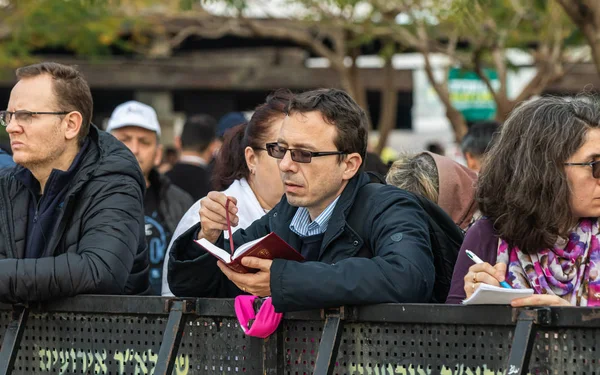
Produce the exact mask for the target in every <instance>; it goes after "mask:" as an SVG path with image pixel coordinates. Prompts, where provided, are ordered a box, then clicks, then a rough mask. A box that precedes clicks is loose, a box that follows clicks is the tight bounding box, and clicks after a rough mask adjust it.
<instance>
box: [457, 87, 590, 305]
mask: <svg viewBox="0 0 600 375" xmlns="http://www.w3.org/2000/svg"><path fill="white" fill-rule="evenodd" d="M477 200H478V203H479V207H480V210H481V213H482V215H483V216H484V218H482V219H481V220H479V221H478V222H477V223H475V224H474V225H473V226H472V227H471V229H470V230H469V231H468V232H467V235H466V237H465V240H464V243H463V246H462V248H461V251H460V253H459V256H458V260H457V263H456V266H455V269H454V276H453V280H452V285H451V289H450V293H449V295H448V300H447V303H460V302H461V301H462V300H463V299H465V298H468V297H469V296H470V295H471V294H473V292H474V291H475V290H476V289H477V288H478V286H479V285H481V284H482V283H486V284H491V285H495V286H500V283H502V282H504V281H506V283H508V285H506V286H509V287H512V288H532V289H534V292H535V294H534V295H533V296H531V297H526V298H520V299H516V300H514V301H513V302H512V305H513V306H515V307H520V306H558V305H573V306H598V305H600V229H599V226H598V217H600V103H599V102H597V101H596V100H594V99H593V98H590V97H577V98H575V99H573V100H569V99H563V98H555V97H544V98H540V99H537V100H532V101H529V102H526V103H524V104H522V105H521V106H520V107H518V108H516V109H515V110H514V111H513V112H512V113H511V115H510V117H509V118H508V119H507V120H506V122H505V123H504V125H503V126H502V130H501V133H500V135H499V139H497V141H496V143H495V145H494V146H493V147H492V149H491V150H490V151H489V153H488V155H487V156H486V160H485V162H484V167H483V170H482V173H481V174H480V176H479V181H478V187H477ZM467 250H471V251H472V252H473V253H474V255H475V256H474V257H473V258H469V256H468V255H467ZM477 258H480V262H479V263H478V262H477ZM474 261H475V262H476V263H475V264H474Z"/></svg>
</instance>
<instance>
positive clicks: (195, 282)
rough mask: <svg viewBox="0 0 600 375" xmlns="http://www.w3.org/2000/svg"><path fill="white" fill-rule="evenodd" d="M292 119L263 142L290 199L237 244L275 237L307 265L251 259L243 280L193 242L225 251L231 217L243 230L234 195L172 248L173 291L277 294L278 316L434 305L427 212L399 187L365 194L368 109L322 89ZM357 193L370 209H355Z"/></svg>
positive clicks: (245, 261) (214, 196)
mask: <svg viewBox="0 0 600 375" xmlns="http://www.w3.org/2000/svg"><path fill="white" fill-rule="evenodd" d="M287 113H288V115H287V116H286V118H285V119H284V121H283V125H282V128H281V131H280V134H279V139H278V141H277V142H276V143H268V144H266V145H265V148H266V150H267V152H268V153H269V155H270V156H271V157H274V158H276V159H278V164H279V171H280V177H281V179H282V181H283V183H284V186H285V195H284V196H283V197H282V199H281V201H280V202H279V204H278V205H277V206H275V207H274V208H273V209H272V210H271V211H270V212H269V213H268V214H266V215H265V216H263V217H262V218H261V219H259V220H257V221H255V222H254V223H253V224H252V225H250V226H249V227H248V228H246V229H245V230H238V231H237V232H235V233H234V234H233V243H234V245H235V246H236V247H237V246H240V245H242V244H244V243H248V242H250V241H253V240H256V239H259V238H261V237H263V236H265V235H267V234H269V233H271V232H274V233H275V234H277V235H278V236H279V237H281V238H282V239H283V240H284V241H285V242H287V243H288V244H289V245H290V246H291V247H293V248H294V249H296V250H297V251H298V252H299V253H300V254H301V255H302V256H303V257H304V259H305V261H304V262H298V261H293V260H284V259H273V260H270V259H261V258H257V257H250V256H247V257H244V258H242V259H241V262H242V265H244V266H245V267H247V268H252V269H255V270H257V272H256V273H245V274H242V273H237V272H235V271H233V270H231V269H230V268H228V267H227V266H226V265H225V264H224V263H223V262H221V261H217V260H216V258H215V257H213V256H212V255H211V254H209V253H207V252H206V251H205V250H204V249H203V248H202V247H201V246H199V245H198V244H197V243H196V242H195V240H201V239H205V240H207V241H210V242H212V243H214V244H216V245H217V246H219V247H221V248H225V249H227V248H228V246H227V245H229V244H227V243H226V242H225V241H224V240H223V234H222V233H223V230H226V229H227V221H228V220H227V216H229V218H230V221H231V223H232V225H234V226H235V225H236V224H237V222H238V219H237V216H236V213H237V208H236V200H235V198H233V197H227V196H225V195H224V194H222V193H219V192H210V193H209V194H208V196H207V197H206V198H205V199H204V200H203V202H202V207H201V209H200V212H199V214H200V223H199V224H197V225H196V226H194V227H192V228H191V229H190V230H189V231H187V232H186V233H184V234H183V235H181V236H180V237H179V238H178V239H177V240H176V241H175V243H174V244H173V247H172V250H171V253H170V259H169V274H168V275H169V276H168V279H169V286H170V288H171V291H172V292H173V293H174V294H175V295H177V296H189V297H222V298H227V297H229V298H230V297H234V296H237V295H239V294H243V293H250V294H253V295H256V296H261V297H263V296H271V297H272V302H273V305H274V307H275V309H276V310H277V311H278V312H285V311H294V310H303V309H312V308H326V307H334V306H341V305H356V304H375V303H385V302H405V303H409V302H428V301H429V300H430V298H431V295H432V291H433V284H434V275H435V271H434V265H433V257H432V252H431V244H430V238H429V229H428V222H427V216H426V213H425V212H424V211H423V209H422V208H421V206H420V205H419V203H418V202H417V200H416V199H415V197H414V196H413V195H411V194H410V193H407V192H405V191H403V190H400V189H397V188H396V187H394V186H387V185H385V186H381V187H380V188H379V189H378V190H377V194H370V195H368V196H366V197H365V196H364V194H362V195H360V194H359V193H360V191H361V188H362V187H364V186H366V185H367V184H369V182H370V178H369V176H368V175H367V174H365V173H363V172H362V164H363V160H364V158H365V154H366V149H367V118H366V115H365V112H364V111H363V110H362V109H361V108H360V107H359V106H358V105H357V104H356V103H355V102H354V101H353V100H352V98H350V97H349V96H348V95H347V94H346V93H344V92H343V91H340V90H336V89H320V90H315V91H309V92H305V93H302V94H299V95H297V96H296V97H294V98H293V99H292V100H291V102H290V104H289V107H288V111H287ZM359 195H360V196H361V198H360V199H366V200H367V201H368V202H367V203H368V204H358V205H357V204H356V202H358V200H357V196H359ZM228 201H229V202H230V203H229V204H228V203H227V202H228ZM227 206H228V210H226V207H227ZM358 208H361V209H362V212H358V211H357V209H358ZM354 215H358V217H360V218H363V220H361V221H360V222H361V223H362V225H363V227H362V228H356V227H355V228H352V227H351V226H350V225H349V223H348V221H349V218H350V217H352V216H354ZM358 233H362V234H363V235H362V237H361V236H360V235H359V234H358Z"/></svg>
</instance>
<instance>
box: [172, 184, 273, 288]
mask: <svg viewBox="0 0 600 375" xmlns="http://www.w3.org/2000/svg"><path fill="white" fill-rule="evenodd" d="M223 193H225V195H227V196H230V197H235V198H236V199H237V208H238V214H237V216H238V219H239V220H240V221H239V224H238V226H237V227H234V228H231V230H232V232H235V231H236V230H238V229H246V228H247V227H249V226H250V224H252V223H253V222H254V221H255V220H258V219H260V218H261V217H262V216H263V215H264V214H266V213H267V212H268V211H267V210H265V209H263V208H262V207H261V205H260V203H259V202H258V199H256V195H255V194H254V192H253V191H252V189H251V188H250V185H248V181H246V179H245V178H242V179H241V180H235V181H234V182H233V183H232V184H231V186H229V187H228V188H227V189H226V190H225V191H223ZM202 199H204V198H202ZM202 199H200V200H199V201H197V202H196V203H194V204H193V205H192V207H190V209H189V210H188V211H187V212H186V213H185V215H183V217H182V218H181V220H180V221H179V224H178V225H177V229H175V233H173V237H172V238H171V243H170V244H169V248H168V249H167V253H166V254H167V255H166V256H165V262H164V264H163V274H162V295H163V296H170V297H172V296H173V293H171V290H170V289H169V283H168V281H167V272H168V268H169V267H168V263H169V254H170V253H171V247H172V246H173V242H174V241H175V239H176V238H177V237H179V236H181V235H182V234H183V233H185V232H186V231H187V230H188V229H190V228H191V227H192V226H193V225H195V224H196V223H198V222H200V214H199V212H200V207H201V205H202ZM224 235H225V238H226V239H228V238H229V233H227V231H225V233H224Z"/></svg>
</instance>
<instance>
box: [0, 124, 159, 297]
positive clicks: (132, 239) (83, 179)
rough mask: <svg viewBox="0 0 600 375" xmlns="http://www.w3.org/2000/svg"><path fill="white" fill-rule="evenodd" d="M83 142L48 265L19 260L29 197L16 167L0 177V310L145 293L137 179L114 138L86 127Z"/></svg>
mask: <svg viewBox="0 0 600 375" xmlns="http://www.w3.org/2000/svg"><path fill="white" fill-rule="evenodd" d="M89 137H90V140H91V142H90V146H89V149H88V150H87V152H86V154H85V155H84V156H83V159H82V161H81V165H80V168H79V170H78V171H77V173H76V174H75V176H74V178H73V180H72V181H71V183H70V184H69V189H68V192H67V195H66V198H65V201H64V205H63V208H62V210H61V213H60V216H59V218H58V220H57V221H56V224H55V227H54V230H53V231H52V233H53V235H52V237H51V238H49V239H48V242H47V243H48V247H47V251H48V253H49V254H51V256H50V257H45V258H39V259H23V256H24V252H25V240H26V238H27V215H28V212H29V207H28V206H29V202H30V195H29V192H28V190H27V189H26V188H25V186H23V184H21V183H20V182H19V181H18V180H17V179H15V178H14V174H15V173H16V172H18V171H19V170H20V169H21V168H22V167H17V168H15V169H14V170H13V171H11V173H8V174H5V175H0V302H4V303H17V302H34V301H43V300H48V299H52V298H59V297H70V296H74V295H77V294H123V293H125V294H145V293H147V292H148V288H149V286H148V252H147V250H146V243H145V236H144V210H143V203H142V202H143V196H144V190H145V181H144V177H143V176H142V172H141V170H140V168H139V165H138V163H137V160H136V159H135V157H134V156H133V155H132V154H131V152H130V151H129V150H128V149H127V148H126V147H125V146H124V145H123V144H122V143H121V142H119V141H117V140H116V139H115V138H114V137H113V136H111V135H109V134H107V133H105V132H103V131H99V130H98V129H97V128H96V127H94V126H92V127H91V128H90V134H89Z"/></svg>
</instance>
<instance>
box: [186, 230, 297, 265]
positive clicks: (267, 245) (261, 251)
mask: <svg viewBox="0 0 600 375" xmlns="http://www.w3.org/2000/svg"><path fill="white" fill-rule="evenodd" d="M195 242H196V243H197V244H198V245H199V246H201V247H202V248H203V249H204V250H206V251H208V252H209V253H211V254H212V255H213V256H215V257H216V258H217V259H219V260H221V261H222V262H223V263H224V264H225V265H227V266H228V267H229V268H231V269H232V270H234V271H235V272H239V273H248V272H255V270H253V269H250V268H248V267H246V266H244V265H243V264H242V263H241V260H242V259H243V258H244V257H246V256H252V257H257V258H261V259H287V260H294V261H297V262H301V261H303V260H304V257H303V256H302V255H300V253H299V252H297V251H296V250H294V249H293V248H292V247H291V246H290V245H288V243H287V242H285V241H284V240H282V239H281V237H279V236H278V235H276V234H275V233H273V232H271V233H269V234H267V235H266V236H264V237H261V238H258V239H256V240H254V241H250V242H248V243H245V244H243V245H241V246H239V247H238V248H237V249H236V250H235V252H233V254H230V253H228V252H227V251H225V250H223V249H221V248H220V247H218V246H216V245H214V244H212V243H210V242H209V241H207V240H206V239H205V238H203V239H200V240H198V241H195Z"/></svg>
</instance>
